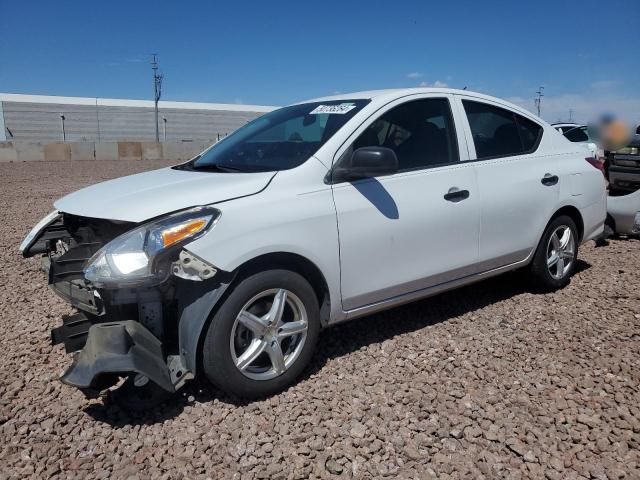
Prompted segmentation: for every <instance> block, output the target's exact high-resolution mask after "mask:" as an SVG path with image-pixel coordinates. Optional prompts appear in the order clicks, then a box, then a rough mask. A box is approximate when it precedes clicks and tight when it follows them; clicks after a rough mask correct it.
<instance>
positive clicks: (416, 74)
mask: <svg viewBox="0 0 640 480" xmlns="http://www.w3.org/2000/svg"><path fill="white" fill-rule="evenodd" d="M421 77H424V74H422V73H420V72H411V73H407V78H411V79H416V78H421Z"/></svg>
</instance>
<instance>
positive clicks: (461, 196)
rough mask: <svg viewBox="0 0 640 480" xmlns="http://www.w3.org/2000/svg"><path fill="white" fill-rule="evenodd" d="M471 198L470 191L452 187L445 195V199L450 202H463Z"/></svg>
mask: <svg viewBox="0 0 640 480" xmlns="http://www.w3.org/2000/svg"><path fill="white" fill-rule="evenodd" d="M467 198H469V190H460V189H458V187H451V188H450V189H449V191H448V192H447V193H445V194H444V199H445V200H447V201H448V202H461V201H462V200H465V199H467Z"/></svg>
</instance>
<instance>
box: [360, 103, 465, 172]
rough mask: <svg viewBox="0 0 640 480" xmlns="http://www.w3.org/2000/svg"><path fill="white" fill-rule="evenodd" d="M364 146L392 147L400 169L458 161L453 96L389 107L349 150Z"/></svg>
mask: <svg viewBox="0 0 640 480" xmlns="http://www.w3.org/2000/svg"><path fill="white" fill-rule="evenodd" d="M361 147H387V148H390V149H392V150H393V151H394V152H395V154H396V156H397V157H398V167H399V169H400V170H413V169H418V168H425V167H431V166H437V165H443V164H447V163H452V162H457V161H458V159H459V156H458V144H457V142H456V134H455V128H454V123H453V117H452V115H451V107H450V106H449V100H447V99H446V98H429V99H423V100H413V101H410V102H407V103H403V104H402V105H399V106H397V107H395V108H393V109H391V110H389V111H388V112H386V113H384V114H383V115H382V116H381V117H380V118H378V119H377V120H375V121H374V122H373V123H372V124H371V125H369V127H367V129H366V130H365V131H364V132H362V134H360V136H359V137H358V139H357V140H356V141H355V142H354V143H353V145H352V148H351V149H350V150H349V151H348V153H350V152H353V151H354V150H355V149H358V148H361Z"/></svg>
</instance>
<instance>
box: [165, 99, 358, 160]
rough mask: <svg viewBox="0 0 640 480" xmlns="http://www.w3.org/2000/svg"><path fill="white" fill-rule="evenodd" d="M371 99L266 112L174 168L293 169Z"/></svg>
mask: <svg viewBox="0 0 640 480" xmlns="http://www.w3.org/2000/svg"><path fill="white" fill-rule="evenodd" d="M367 103H369V100H333V101H324V102H312V103H304V104H300V105H292V106H290V107H284V108H280V109H278V110H274V111H273V112H270V113H267V114H265V115H263V116H261V117H258V118H257V119H255V120H253V121H252V122H250V123H248V124H247V125H245V126H244V127H242V128H240V129H238V130H236V131H235V132H234V133H232V134H231V135H229V136H228V137H226V138H225V139H223V140H222V141H220V142H218V143H217V144H216V145H214V146H213V147H211V148H210V149H209V150H207V151H205V152H204V153H203V154H202V155H200V156H199V157H196V158H195V159H193V160H192V161H190V162H188V163H186V164H183V165H178V166H177V167H174V168H181V169H190V170H209V171H221V172H266V171H276V170H288V169H290V168H295V167H297V166H298V165H301V164H302V163H304V162H305V161H306V160H307V159H308V158H309V157H311V156H312V155H313V154H314V153H316V151H317V150H318V149H319V148H320V147H321V146H322V145H323V144H324V143H325V142H326V141H327V140H329V139H330V138H331V137H332V136H333V134H334V133H336V132H337V131H338V130H339V129H340V128H341V127H342V126H343V125H344V124H345V123H347V121H349V120H350V119H351V118H352V117H353V116H354V115H355V114H356V113H357V112H359V111H360V110H361V109H362V108H363V107H364V106H365V105H366V104H367Z"/></svg>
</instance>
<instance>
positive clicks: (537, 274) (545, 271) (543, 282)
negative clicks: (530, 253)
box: [530, 215, 579, 291]
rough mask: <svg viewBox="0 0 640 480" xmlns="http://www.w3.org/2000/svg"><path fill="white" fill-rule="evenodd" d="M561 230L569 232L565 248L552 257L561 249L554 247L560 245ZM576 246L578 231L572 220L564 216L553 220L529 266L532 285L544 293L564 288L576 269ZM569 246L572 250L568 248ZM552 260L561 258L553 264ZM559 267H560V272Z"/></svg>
mask: <svg viewBox="0 0 640 480" xmlns="http://www.w3.org/2000/svg"><path fill="white" fill-rule="evenodd" d="M562 229H564V232H566V229H569V231H570V238H569V240H568V241H567V248H566V249H565V250H562V253H561V254H560V255H557V256H556V257H553V252H554V251H555V252H557V253H558V252H561V249H555V248H554V247H555V246H557V245H558V241H559V242H560V243H562V240H563V239H562V238H560V236H559V235H560V233H564V232H563V230H562ZM553 236H555V239H554V240H552V237H553ZM578 244H579V239H578V229H577V227H576V224H575V222H574V221H573V219H572V218H571V217H569V216H566V215H561V216H559V217H557V218H554V219H553V220H552V221H551V222H550V223H549V225H547V228H546V229H545V231H544V234H543V235H542V239H541V240H540V243H539V244H538V248H537V249H536V253H535V255H534V257H533V261H532V262H531V265H530V273H531V277H532V280H533V282H534V285H535V286H536V287H538V288H540V289H541V290H544V291H554V290H558V289H561V288H564V287H566V286H567V285H568V284H569V282H570V281H571V275H573V273H574V272H575V269H576V263H577V259H578ZM571 245H572V247H573V248H570V246H571ZM571 250H572V251H571ZM554 258H561V260H557V261H556V262H555V263H553V261H554V260H553V259H554ZM560 262H562V264H560ZM567 263H568V265H567ZM560 267H562V269H561V270H560Z"/></svg>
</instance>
